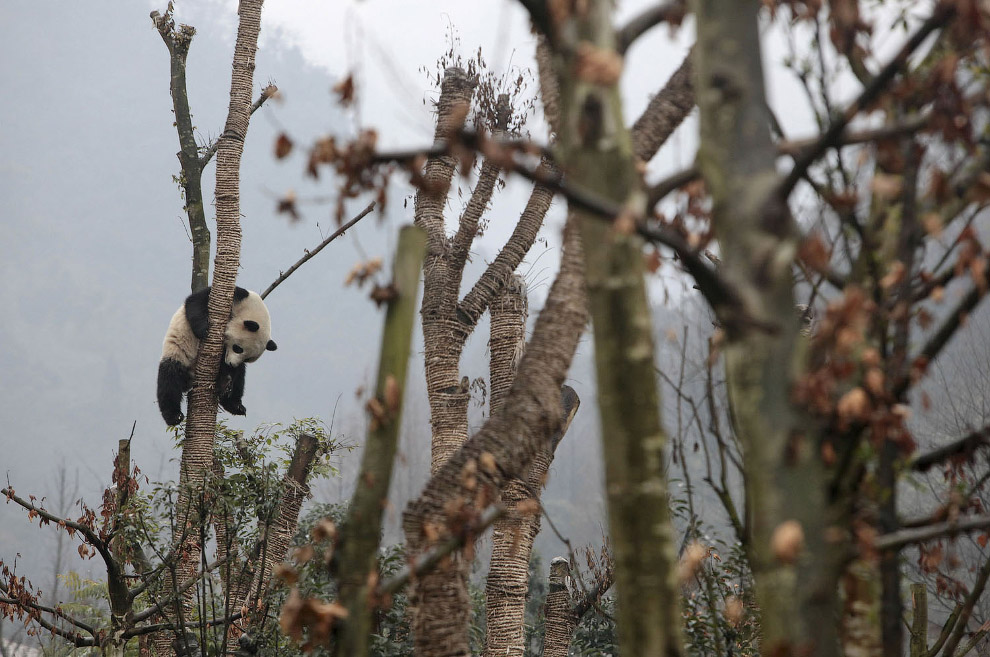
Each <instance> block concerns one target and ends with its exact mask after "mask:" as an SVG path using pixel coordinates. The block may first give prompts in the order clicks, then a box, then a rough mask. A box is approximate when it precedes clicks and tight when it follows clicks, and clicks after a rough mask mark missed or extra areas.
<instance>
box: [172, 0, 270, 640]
mask: <svg viewBox="0 0 990 657" xmlns="http://www.w3.org/2000/svg"><path fill="white" fill-rule="evenodd" d="M262 4H263V0H242V1H241V3H240V5H239V9H238V14H239V17H240V20H239V23H238V29H237V39H236V41H235V44H234V56H233V63H232V69H233V70H232V74H231V84H230V103H229V105H228V110H227V122H226V125H225V126H224V130H223V133H222V135H221V136H220V141H219V145H218V148H217V180H216V208H217V251H216V257H215V259H214V268H213V269H214V271H213V282H212V287H211V289H210V299H209V314H210V330H209V332H208V333H207V336H206V339H205V340H203V342H202V344H201V345H200V350H199V356H198V357H197V359H196V370H195V375H194V379H193V387H192V389H191V390H190V392H189V407H188V414H187V418H186V427H185V440H184V441H183V444H182V458H181V462H180V472H179V498H178V504H177V507H176V513H177V519H176V535H175V537H174V540H175V541H176V548H177V550H176V553H177V554H178V555H179V559H178V564H177V567H176V573H175V581H180V582H181V581H186V580H187V579H188V578H189V577H192V576H194V575H195V574H196V571H197V563H198V561H199V559H200V555H201V553H202V550H203V545H202V544H201V542H200V538H199V532H198V531H194V530H192V528H194V527H195V526H196V524H197V522H198V519H197V518H196V517H195V513H196V508H197V507H196V505H197V504H198V502H199V500H200V498H201V496H202V494H203V490H204V482H205V480H206V477H207V476H208V474H209V473H210V472H211V471H212V468H213V445H214V439H215V433H214V432H215V427H216V418H217V393H216V383H215V382H216V374H217V370H218V368H219V365H220V358H221V355H222V347H223V334H224V328H225V326H226V321H225V319H226V318H227V317H229V316H230V309H231V305H232V302H233V298H234V285H235V282H236V279H237V269H238V266H239V262H240V248H241V225H240V163H241V155H242V153H243V151H244V140H245V138H246V136H247V128H248V120H249V119H250V115H251V91H252V86H253V76H254V57H255V52H256V51H257V49H258V34H259V32H260V30H261V7H262ZM191 530H192V531H191ZM179 542H181V545H180V544H179ZM169 579H171V578H169ZM174 584H175V582H174V581H173V582H171V583H170V584H167V590H172V589H174V588H175V586H174ZM192 596H193V590H192V589H190V590H189V591H188V592H187V593H186V594H185V595H184V596H183V601H182V604H181V605H178V606H181V607H184V608H185V609H183V610H181V611H180V610H179V609H176V611H175V613H173V614H171V615H172V616H173V617H176V616H179V617H182V616H185V611H186V610H191V603H192ZM164 634H165V633H163V635H164ZM167 639H168V637H167V636H165V637H164V640H159V641H156V649H157V652H158V653H159V654H167V652H168V650H169V648H170V646H169V645H168V641H167Z"/></svg>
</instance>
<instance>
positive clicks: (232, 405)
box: [223, 402, 247, 415]
mask: <svg viewBox="0 0 990 657" xmlns="http://www.w3.org/2000/svg"><path fill="white" fill-rule="evenodd" d="M223 407H224V409H225V410H226V411H227V412H228V413H230V414H231V415H247V409H246V408H244V404H241V403H240V402H227V403H226V404H224V405H223Z"/></svg>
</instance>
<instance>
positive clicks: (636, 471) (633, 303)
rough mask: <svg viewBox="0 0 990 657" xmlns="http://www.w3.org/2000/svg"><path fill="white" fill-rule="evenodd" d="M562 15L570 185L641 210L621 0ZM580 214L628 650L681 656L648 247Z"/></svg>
mask: <svg viewBox="0 0 990 657" xmlns="http://www.w3.org/2000/svg"><path fill="white" fill-rule="evenodd" d="M565 13H566V12H565ZM559 20H560V23H558V24H555V25H553V26H552V28H553V29H552V34H551V35H550V38H551V46H552V48H553V51H554V70H555V72H556V75H557V80H558V84H559V88H560V95H561V102H560V111H561V118H560V122H561V127H560V131H559V134H558V144H557V148H556V151H557V153H558V155H559V159H558V161H559V162H561V166H562V167H563V168H564V174H565V176H566V177H567V180H568V182H570V183H573V184H575V185H576V186H578V187H580V188H582V189H587V190H589V191H591V192H594V193H596V194H598V195H599V196H601V197H602V198H605V199H608V200H610V201H614V202H617V203H619V204H620V205H623V206H627V207H629V210H630V212H632V213H634V214H639V213H641V212H642V211H643V207H642V203H643V197H642V193H641V191H640V190H639V189H638V176H637V174H636V169H635V159H636V158H635V154H634V152H633V146H632V143H631V139H630V134H629V131H628V130H627V129H626V127H625V125H624V123H623V115H622V104H621V97H620V93H619V88H618V81H619V75H618V72H617V71H616V70H615V69H614V68H613V69H611V70H612V73H611V74H609V73H608V72H607V70H606V72H603V71H601V70H598V68H599V66H600V65H601V62H609V61H613V60H617V59H618V58H619V55H618V54H617V53H616V51H615V48H616V43H615V32H614V30H613V28H612V23H611V3H610V2H607V0H594V1H592V2H589V3H588V6H587V9H586V10H585V11H574V12H573V14H572V15H568V16H564V17H563V18H561V19H559ZM592 62H595V64H598V65H599V66H596V65H595V64H592ZM602 68H605V67H602ZM617 68H618V70H621V60H618V62H617ZM582 71H585V72H584V73H583V77H582V73H581V72H582ZM572 212H573V213H574V214H575V216H576V217H577V218H578V221H579V225H580V226H581V234H582V241H583V242H584V244H585V265H584V268H585V276H586V278H587V286H588V298H589V309H590V311H591V318H592V325H593V328H594V338H595V364H596V374H597V385H598V404H599V409H600V415H601V426H602V441H603V447H604V454H605V477H606V496H607V500H608V510H609V531H610V535H611V538H612V549H613V551H614V555H615V573H616V582H617V585H618V591H617V593H618V618H617V621H618V631H619V642H620V645H621V646H622V650H623V652H626V653H628V654H630V655H643V656H653V655H656V656H659V655H664V656H665V657H673V656H676V655H681V654H683V648H682V643H681V638H680V622H681V620H680V612H679V605H678V587H677V584H676V581H675V568H674V566H675V564H676V556H675V553H674V546H673V528H672V525H671V523H670V513H669V508H668V495H667V488H666V478H665V475H664V472H663V450H664V446H665V444H666V437H665V435H664V432H663V429H662V428H661V426H660V405H659V392H658V390H657V382H656V373H655V371H654V351H653V336H652V327H653V323H652V317H651V313H650V305H649V302H648V301H647V297H646V287H645V281H644V267H643V251H642V249H643V244H642V240H641V239H640V238H639V237H638V236H636V235H635V234H632V230H631V229H628V228H625V227H623V226H622V225H621V223H622V222H621V218H619V219H618V220H617V221H616V223H615V225H612V224H610V223H608V222H604V221H602V220H601V219H600V218H599V217H597V216H594V215H592V214H590V213H588V212H586V211H583V210H580V209H577V208H573V207H572Z"/></svg>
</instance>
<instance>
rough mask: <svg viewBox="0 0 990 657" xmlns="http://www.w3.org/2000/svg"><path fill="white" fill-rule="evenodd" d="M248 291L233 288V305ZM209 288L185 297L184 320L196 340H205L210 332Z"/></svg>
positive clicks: (245, 295)
mask: <svg viewBox="0 0 990 657" xmlns="http://www.w3.org/2000/svg"><path fill="white" fill-rule="evenodd" d="M247 295H248V291H247V290H245V289H244V288H243V287H235V288H234V303H237V302H238V301H242V300H243V299H244V298H245V297H247ZM209 303H210V288H209V287H205V288H203V289H202V290H200V291H199V292H193V293H192V294H190V295H189V296H188V297H186V320H187V321H188V322H189V327H190V328H191V329H192V332H193V335H195V336H196V339H197V340H205V339H206V333H207V331H209V330H210V308H209Z"/></svg>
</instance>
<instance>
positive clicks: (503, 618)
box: [485, 275, 579, 657]
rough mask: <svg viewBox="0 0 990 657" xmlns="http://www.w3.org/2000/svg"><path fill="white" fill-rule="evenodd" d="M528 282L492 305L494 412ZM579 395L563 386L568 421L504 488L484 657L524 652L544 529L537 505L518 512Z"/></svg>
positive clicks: (511, 374)
mask: <svg viewBox="0 0 990 657" xmlns="http://www.w3.org/2000/svg"><path fill="white" fill-rule="evenodd" d="M526 315H527V307H526V283H525V281H524V280H523V279H522V277H520V276H518V275H517V276H513V278H512V281H511V282H510V284H509V285H508V286H507V288H506V290H505V292H503V294H502V295H501V296H500V297H498V298H497V299H496V300H495V301H494V302H493V303H492V304H491V340H490V341H489V351H490V353H491V366H490V370H491V389H490V391H489V393H490V397H489V400H490V408H491V414H492V415H494V414H495V413H497V412H498V411H499V410H501V408H502V406H503V403H504V400H505V397H506V395H507V394H508V391H509V388H510V386H511V385H512V382H513V380H514V379H515V373H516V368H517V365H518V363H519V361H520V360H521V359H522V356H523V353H524V352H525V347H526ZM578 403H579V402H578V399H577V395H576V394H574V391H573V389H571V388H570V387H569V386H564V389H563V392H562V396H561V407H562V409H563V412H564V417H565V420H564V424H563V426H562V427H561V429H560V430H559V431H558V435H557V436H556V437H555V439H554V440H553V441H552V443H551V444H550V445H549V446H548V448H545V449H541V450H540V451H539V452H538V453H537V455H536V456H535V457H534V458H533V463H532V465H531V466H530V468H529V473H528V474H527V476H526V477H525V478H524V479H520V478H513V479H511V480H510V481H509V482H508V483H507V484H506V486H505V489H504V490H503V491H502V504H503V505H504V506H505V508H506V511H507V513H506V514H505V515H504V516H502V517H501V518H499V519H498V520H496V521H495V524H494V525H493V531H492V555H491V559H490V561H489V570H488V579H487V581H486V583H485V614H486V618H487V624H486V628H487V633H486V636H485V655H488V656H489V657H500V656H501V655H515V656H517V657H521V656H522V655H523V653H524V652H525V616H526V595H527V593H528V591H529V559H530V556H531V555H532V551H533V542H534V541H535V540H536V535H537V534H538V533H539V532H540V514H539V511H538V510H537V509H529V510H526V511H525V512H520V511H519V506H518V505H519V503H520V502H523V501H524V500H531V501H534V502H537V503H538V502H539V499H540V491H541V490H542V488H543V484H544V480H545V478H546V475H547V472H548V470H549V468H550V463H551V461H552V460H553V454H554V450H555V449H556V446H557V444H559V442H560V439H561V438H562V437H563V434H564V432H566V430H567V427H568V426H569V425H570V418H572V417H573V416H574V413H576V412H577V406H578Z"/></svg>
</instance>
